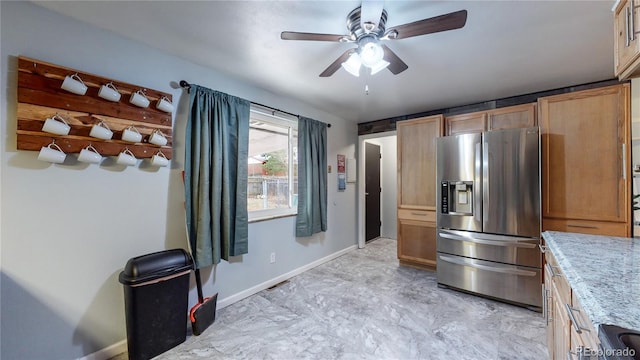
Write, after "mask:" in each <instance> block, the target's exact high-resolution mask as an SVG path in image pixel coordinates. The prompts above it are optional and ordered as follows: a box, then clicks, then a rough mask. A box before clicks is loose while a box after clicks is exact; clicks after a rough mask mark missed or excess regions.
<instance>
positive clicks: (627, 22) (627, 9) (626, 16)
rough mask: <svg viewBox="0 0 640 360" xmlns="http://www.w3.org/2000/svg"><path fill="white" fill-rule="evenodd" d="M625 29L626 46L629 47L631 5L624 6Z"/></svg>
mask: <svg viewBox="0 0 640 360" xmlns="http://www.w3.org/2000/svg"><path fill="white" fill-rule="evenodd" d="M624 30H625V32H626V36H625V41H624V46H625V47H629V45H630V44H631V39H630V38H629V7H628V6H627V7H626V8H624Z"/></svg>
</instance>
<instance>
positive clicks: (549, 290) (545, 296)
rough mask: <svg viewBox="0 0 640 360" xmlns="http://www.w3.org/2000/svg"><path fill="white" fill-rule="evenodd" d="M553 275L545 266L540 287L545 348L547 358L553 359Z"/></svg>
mask: <svg viewBox="0 0 640 360" xmlns="http://www.w3.org/2000/svg"><path fill="white" fill-rule="evenodd" d="M552 279H553V277H552V275H551V273H550V272H549V267H548V266H545V267H544V285H543V287H542V290H543V293H542V301H543V302H544V306H543V307H542V309H543V311H545V313H544V314H542V316H543V317H544V319H545V326H546V332H547V350H548V351H549V359H553V358H554V356H553V351H554V347H555V345H554V334H553V327H554V324H553V318H554V313H555V311H556V310H555V309H554V307H553V305H554V301H553V284H552V281H553V280H552Z"/></svg>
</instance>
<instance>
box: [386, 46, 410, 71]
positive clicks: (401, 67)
mask: <svg viewBox="0 0 640 360" xmlns="http://www.w3.org/2000/svg"><path fill="white" fill-rule="evenodd" d="M382 49H383V50H384V58H383V59H384V60H385V61H388V62H389V66H387V69H389V71H391V72H392V73H393V75H398V74H400V73H401V72H403V71H405V70H407V69H408V68H409V65H407V64H405V63H404V61H402V59H400V58H399V57H398V55H396V53H394V52H393V51H391V49H389V47H387V45H382Z"/></svg>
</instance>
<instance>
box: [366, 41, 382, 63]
mask: <svg viewBox="0 0 640 360" xmlns="http://www.w3.org/2000/svg"><path fill="white" fill-rule="evenodd" d="M360 58H362V64H363V65H364V66H366V67H373V66H375V65H377V64H378V63H379V62H380V61H381V60H382V58H384V50H382V46H380V44H378V43H377V42H376V41H373V40H372V41H367V42H365V43H364V44H362V45H361V46H360Z"/></svg>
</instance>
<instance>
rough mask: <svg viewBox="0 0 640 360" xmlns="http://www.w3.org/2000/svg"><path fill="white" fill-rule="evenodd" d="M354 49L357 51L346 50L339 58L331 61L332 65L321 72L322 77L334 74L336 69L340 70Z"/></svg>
mask: <svg viewBox="0 0 640 360" xmlns="http://www.w3.org/2000/svg"><path fill="white" fill-rule="evenodd" d="M354 51H355V50H354V49H349V50H347V51H345V52H344V53H343V54H342V55H340V57H339V58H337V59H336V61H334V62H333V63H331V65H329V67H327V68H326V69H325V70H324V71H323V72H322V73H321V74H320V77H329V76H331V75H333V74H334V73H335V72H336V71H338V69H340V66H341V65H342V63H343V62H345V61H347V59H349V56H350V55H351V53H352V52H354Z"/></svg>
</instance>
